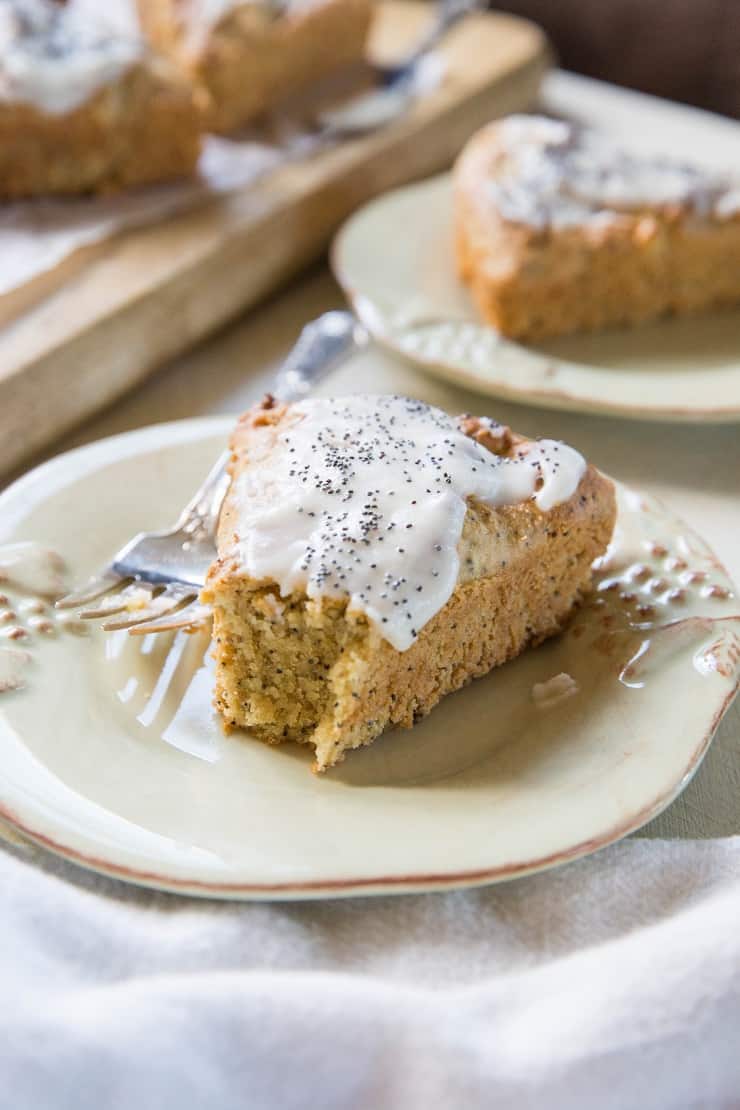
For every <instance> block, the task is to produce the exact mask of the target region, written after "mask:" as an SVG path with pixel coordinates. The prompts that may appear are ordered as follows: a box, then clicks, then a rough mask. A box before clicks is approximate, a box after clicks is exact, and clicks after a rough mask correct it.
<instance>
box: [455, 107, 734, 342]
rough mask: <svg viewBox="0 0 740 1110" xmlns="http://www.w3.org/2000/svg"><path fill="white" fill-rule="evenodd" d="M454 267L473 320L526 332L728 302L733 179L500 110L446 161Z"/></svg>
mask: <svg viewBox="0 0 740 1110" xmlns="http://www.w3.org/2000/svg"><path fill="white" fill-rule="evenodd" d="M454 220H455V247H456V259H457V267H458V271H459V274H460V277H461V278H462V280H463V281H464V282H465V283H466V284H467V285H468V286H469V288H470V292H471V295H472V298H473V300H474V302H475V305H476V307H477V308H478V310H479V312H480V314H481V316H482V317H483V319H484V320H485V321H487V322H488V323H490V324H492V325H493V326H494V327H495V328H496V329H497V330H498V331H500V332H501V333H502V334H503V335H506V336H509V337H512V338H519V339H525V340H537V339H540V338H543V337H546V336H553V335H560V334H564V333H567V332H576V331H590V330H594V329H598V328H604V327H607V326H612V325H613V326H616V325H633V324H638V323H640V322H641V321H645V320H650V319H654V318H656V317H658V316H662V315H664V314H670V313H677V314H683V313H693V312H699V311H702V310H706V309H709V308H712V307H714V306H722V305H729V304H735V303H738V302H740V180H733V179H732V178H731V177H729V176H727V177H722V176H721V175H717V174H712V173H709V172H708V171H704V170H701V169H697V168H695V167H692V166H691V165H688V164H686V163H685V162H683V161H681V152H677V158H676V160H667V159H664V158H649V157H641V156H637V155H632V154H626V153H625V152H624V151H622V150H621V149H620V148H619V146H618V144H616V143H614V142H613V141H611V140H610V139H609V138H607V137H605V136H603V135H601V134H599V133H596V132H594V131H591V130H589V129H587V128H583V127H578V126H576V125H574V124H570V123H564V122H562V121H556V120H550V119H545V118H542V117H536V116H512V117H509V118H508V119H504V120H501V121H498V122H496V123H492V124H490V125H489V126H488V127H485V128H484V129H483V130H482V131H480V132H478V134H477V135H475V136H474V137H473V138H472V139H471V140H470V142H469V143H468V144H467V146H466V147H465V148H464V150H463V152H462V154H461V155H460V157H459V159H458V161H457V164H456V166H455V170H454Z"/></svg>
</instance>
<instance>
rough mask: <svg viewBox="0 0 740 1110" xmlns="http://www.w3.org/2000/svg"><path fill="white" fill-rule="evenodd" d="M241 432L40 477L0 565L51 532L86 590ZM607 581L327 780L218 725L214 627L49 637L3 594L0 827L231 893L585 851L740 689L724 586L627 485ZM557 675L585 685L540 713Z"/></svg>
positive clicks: (145, 446)
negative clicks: (6, 680) (574, 609)
mask: <svg viewBox="0 0 740 1110" xmlns="http://www.w3.org/2000/svg"><path fill="white" fill-rule="evenodd" d="M230 425H231V420H226V419H209V420H199V421H186V422H183V423H177V424H169V425H160V426H158V427H153V428H147V429H144V430H142V431H137V432H133V433H130V434H128V435H125V436H119V437H116V438H113V439H108V440H103V441H101V442H100V443H97V444H94V445H92V446H90V447H85V448H82V449H80V450H77V451H73V452H71V453H70V454H67V455H63V456H61V457H60V458H58V459H56V460H54V461H53V462H51V463H49V464H47V465H45V466H44V467H41V468H40V469H38V470H36V471H34V472H33V473H31V474H29V475H28V476H26V477H25V478H23V479H22V480H21V481H20V482H18V483H17V484H16V485H15V486H13V487H11V488H10V489H9V490H7V491H6V492H5V493H4V494H3V495H2V497H0V521H1V522H2V523H1V525H0V545H2V546H0V564H2V562H3V560H4V559H5V555H4V554H3V553H4V552H5V553H6V554H7V551H8V548H7V547H6V546H5V545H7V544H11V543H16V542H18V541H35V542H36V543H39V544H41V545H44V546H45V547H48V548H51V549H53V550H55V551H58V552H60V553H61V554H62V555H63V556H64V559H65V561H66V564H67V573H68V577H69V581H70V582H72V581H75V580H78V579H81V578H83V577H84V576H86V575H87V574H88V573H89V572H90V571H92V570H93V568H95V567H96V566H97V565H99V564H100V563H102V562H103V561H104V559H105V558H106V556H108V555H109V554H110V553H111V552H112V551H113V550H114V549H115V548H116V547H117V546H118V545H119V544H120V543H121V542H122V541H123V540H124V539H126V538H127V537H128V536H130V535H131V534H132V533H133V532H135V531H136V530H138V529H140V528H156V527H162V526H165V525H167V524H168V523H170V521H171V520H172V518H173V516H174V515H175V511H176V509H177V508H178V507H179V506H181V505H182V504H183V503H184V502H185V500H186V499H187V498H188V496H189V495H190V494H191V492H192V490H193V489H194V488H195V487H196V486H197V484H198V483H199V481H200V480H201V478H202V476H203V475H204V473H205V472H206V470H207V468H208V466H209V465H210V463H211V462H212V460H213V459H214V458H215V457H216V455H217V454H218V453H219V451H220V450H221V448H222V447H223V443H224V438H225V436H226V433H227V431H228V430H229V428H230ZM33 550H34V549H31V551H33ZM32 562H33V560H32V559H30V557H29V558H28V559H25V560H24V565H23V566H22V567H21V574H24V573H26V572H28V571H29V570H33V566H32ZM598 584H599V589H598V591H597V593H596V594H595V597H594V599H593V602H592V603H591V604H589V605H588V606H587V607H585V608H584V609H583V610H581V611H580V612H579V614H578V615H577V617H576V618H575V620H574V621H573V623H572V625H571V626H570V628H569V630H568V631H567V632H566V633H565V634H564V635H562V636H561V637H559V638H558V639H556V640H553V641H551V642H549V643H547V644H545V645H543V646H542V647H541V648H538V649H537V650H535V651H531V652H529V653H527V654H526V655H524V656H523V657H522V658H521V659H519V660H516V661H515V662H513V663H510V664H508V665H506V666H505V667H501V668H499V669H498V670H496V671H495V672H494V673H492V674H491V675H490V676H489V677H488V678H485V679H482V680H479V681H478V682H476V683H474V684H473V685H472V686H470V687H468V688H467V689H466V690H463V691H461V692H460V693H458V694H455V695H453V696H451V697H449V698H447V699H446V700H445V701H444V702H443V703H442V704H441V705H440V706H439V707H438V708H437V709H436V710H435V711H434V712H433V713H432V714H431V715H430V716H429V717H428V718H427V719H426V720H425V721H423V722H422V723H421V724H419V725H418V726H417V727H416V728H414V729H413V730H411V731H408V732H395V733H392V734H389V735H387V736H385V737H383V738H381V739H380V740H378V741H377V742H376V743H375V744H374V745H373V746H372V747H370V748H367V749H365V750H364V751H360V752H357V753H353V754H352V755H350V757H349V758H348V759H347V760H346V761H345V763H344V764H342V765H341V766H340V767H338V768H336V769H334V770H333V771H331V772H329V773H328V774H326V775H324V776H322V777H317V776H314V775H313V774H312V773H311V771H310V762H311V759H310V754H309V751H308V750H306V749H302V748H299V747H298V746H293V745H286V746H284V747H280V748H270V747H267V746H265V745H263V744H261V743H259V742H257V741H255V740H253V739H250V737H249V736H248V735H247V734H232V735H231V736H228V737H227V736H225V735H223V734H222V732H221V731H220V729H219V725H218V723H217V721H216V719H215V717H214V715H213V712H212V710H211V706H210V700H211V682H212V675H211V666H210V662H209V658H208V642H207V635H196V636H190V637H188V636H184V635H179V636H174V637H173V636H172V635H171V634H170V635H169V636H165V635H160V636H158V637H148V638H145V639H143V641H142V640H141V639H133V638H129V637H127V635H126V634H125V633H120V634H115V635H109V636H107V637H106V636H105V635H104V634H102V633H97V632H95V633H93V634H92V635H90V636H88V637H80V636H76V635H73V634H72V633H71V632H70V631H63V630H61V629H60V630H59V631H58V633H57V634H56V635H53V636H43V635H41V634H40V633H39V632H38V631H37V630H35V629H34V628H32V627H31V626H32V625H33V624H34V622H36V623H38V620H39V619H44V614H39V613H34V612H33V602H31V606H32V607H31V609H30V610H29V609H28V608H27V605H28V599H27V598H25V599H24V596H23V595H24V591H23V590H22V589H19V588H18V587H17V586H14V585H13V584H12V583H5V584H4V586H3V589H4V591H5V592H6V593H7V595H8V599H7V600H6V601H5V602H4V604H5V606H6V608H12V609H13V610H14V611H15V612H16V613H17V614H18V621H16V622H13V621H12V620H10V621H9V620H7V619H5V618H4V617H3V615H2V614H0V628H2V629H4V630H5V631H6V632H7V630H8V629H9V628H11V627H14V625H17V626H18V627H24V626H25V628H26V630H27V631H28V632H29V633H30V634H29V635H28V636H26V637H25V638H21V639H19V640H18V641H17V642H16V641H13V640H12V639H9V640H6V641H0V644H2V650H4V651H7V650H8V647H9V646H10V647H12V648H13V649H15V648H17V647H21V648H23V650H24V651H26V652H27V653H28V655H29V656H30V662H29V663H28V666H27V667H26V669H25V671H24V672H23V675H24V677H25V680H26V685H25V687H24V688H22V689H18V690H14V691H10V692H8V691H6V692H5V693H3V694H2V695H0V813H2V815H3V816H4V817H5V818H6V820H8V821H9V822H11V823H12V824H13V825H15V826H17V828H18V829H20V830H22V831H23V832H24V833H26V834H27V835H28V836H30V837H32V838H34V839H35V840H37V841H40V842H41V843H43V844H45V845H47V846H48V847H49V848H51V849H53V850H54V851H56V852H58V853H60V854H62V855H64V856H67V857H69V858H70V859H72V860H75V861H78V862H79V863H81V864H83V865H85V866H88V867H91V868H94V869H96V870H99V871H103V872H106V873H110V874H112V875H115V876H118V877H120V878H123V879H127V880H129V881H133V882H137V883H143V884H148V885H152V886H158V887H163V888H167V889H171V890H178V891H183V892H189V893H196V894H204V895H213V896H217V897H234V898H295V897H312V896H313V897H315V896H337V895H348V894H356V893H370V892H391V891H401V890H402V891H419V890H431V889H439V888H444V887H452V886H464V885H470V884H475V883H486V882H492V881H496V880H499V879H504V878H508V877H511V876H514V875H521V874H524V873H526V872H529V871H536V870H539V869H541V868H544V867H549V866H552V865H553V864H558V863H562V862H564V861H566V860H570V859H574V858H575V857H577V856H581V855H584V854H586V853H588V852H592V851H594V850H595V849H597V848H600V847H602V846H603V845H606V844H608V843H610V842H611V841H614V840H617V839H618V838H619V837H622V836H624V835H625V834H626V833H629V832H631V831H632V830H633V829H636V828H637V827H639V826H640V825H642V824H643V823H644V822H646V821H648V820H649V819H650V818H652V817H654V816H655V815H656V814H657V813H658V812H659V811H660V810H661V809H663V807H664V806H666V805H667V804H668V802H670V801H671V799H672V798H674V797H675V796H676V794H677V793H678V792H679V791H680V790H681V789H682V787H683V786H684V785H685V784H686V782H687V781H688V779H689V777H690V776H691V775H692V774H693V772H694V771H695V770H696V767H697V765H698V763H699V761H700V760H701V758H702V756H703V754H704V752H705V751H706V748H707V746H708V744H709V741H710V738H711V736H712V733H713V731H714V730H715V728H716V726H717V724H718V722H719V720H720V718H721V716H722V714H723V712H724V710H725V708H726V707H727V705H728V704H729V701H730V699H731V697H732V695H733V693H734V692H735V689H736V687H737V683H738V656H739V654H740V651H739V649H740V617H738V615H737V614H738V606H737V603H736V601H735V599H734V597H733V594H732V589H731V586H730V583H729V582H728V581H727V579H726V577H725V574H724V572H723V570H722V568H721V566H719V564H718V563H717V561H716V560H715V559H714V557H713V556H712V554H711V552H710V551H708V549H707V548H706V547H705V545H704V544H703V543H702V541H701V540H700V539H698V538H697V537H696V536H695V535H693V534H692V533H691V532H690V531H689V530H688V529H686V528H685V527H684V525H683V524H682V523H681V522H680V521H678V520H676V519H674V518H673V517H671V516H670V515H668V513H666V511H665V510H664V509H662V508H661V507H660V506H659V505H657V504H654V503H653V502H648V501H646V500H644V499H643V498H642V497H640V496H639V495H637V494H635V493H631V492H630V491H628V490H625V489H622V490H620V514H619V526H618V534H617V540H616V543H615V545H614V548H613V550H612V551H611V553H610V554H609V556H608V558H607V559H606V561H605V565H604V566H603V567H601V568H600V569H599V571H598ZM25 593H28V587H27V588H26V590H25ZM36 608H38V606H36ZM562 672H565V673H566V674H568V675H570V676H571V677H572V679H573V680H574V683H576V684H577V692H576V693H574V694H573V695H572V696H570V697H567V698H565V699H563V700H561V701H557V699H553V700H551V701H550V702H545V703H544V704H537V703H536V702H535V701H534V700H533V686H534V685H535V684H536V683H543V682H546V681H547V680H549V679H550V678H552V677H553V676H555V675H558V674H560V673H562Z"/></svg>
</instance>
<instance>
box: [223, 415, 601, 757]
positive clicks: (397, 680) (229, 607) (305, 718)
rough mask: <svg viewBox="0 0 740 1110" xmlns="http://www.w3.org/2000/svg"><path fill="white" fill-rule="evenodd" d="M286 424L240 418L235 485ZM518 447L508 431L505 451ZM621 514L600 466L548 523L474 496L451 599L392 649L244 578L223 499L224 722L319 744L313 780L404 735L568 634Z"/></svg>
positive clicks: (547, 516)
mask: <svg viewBox="0 0 740 1110" xmlns="http://www.w3.org/2000/svg"><path fill="white" fill-rule="evenodd" d="M290 419H291V409H290V407H289V406H283V405H277V406H273V407H268V408H264V407H256V408H255V409H252V410H250V411H249V412H248V413H246V414H245V415H244V417H242V419H241V420H240V421H239V423H238V425H237V427H236V429H235V431H234V434H233V437H232V443H231V446H232V450H233V459H232V474H233V475H238V474H239V473H241V472H242V470H243V469H244V468H245V467H248V466H249V465H250V463H251V462H253V461H256V459H258V458H264V457H269V454H270V452H271V450H272V448H273V445H274V442H275V438H276V436H277V435H278V433H279V432H280V431H281V430H284V427H285V423H286V421H289V420H290ZM469 419H472V418H469ZM471 430H472V431H473V432H475V431H478V430H480V428H476V427H473V426H471ZM522 442H523V438H522V437H520V436H516V435H513V434H510V438H509V442H508V443H507V446H506V447H505V448H503V451H504V453H508V452H510V451H513V450H515V449H516V447H517V446H518V445H520V444H521V443H522ZM499 446H501V445H499ZM615 512H616V509H615V499H614V491H613V487H612V484H611V482H609V481H608V479H606V478H604V477H603V476H602V475H600V474H599V473H598V472H597V471H596V470H595V469H594V468H593V467H589V468H588V469H587V471H586V473H585V475H584V477H583V478H582V480H581V482H580V484H579V486H578V489H577V490H576V492H575V493H574V495H573V496H572V497H571V498H570V499H569V500H568V501H567V502H565V503H563V504H560V505H558V506H557V507H556V508H554V509H553V510H551V511H549V512H542V511H541V510H540V509H538V508H537V506H536V505H535V504H534V503H533V502H531V501H530V502H525V503H522V504H517V505H510V506H506V507H503V508H491V507H490V506H488V505H485V504H482V503H480V502H477V501H475V500H472V499H471V501H470V502H469V506H468V512H467V515H466V518H465V524H464V528H463V535H462V538H461V541H460V544H459V546H458V553H459V555H460V574H459V577H458V584H457V586H456V588H455V590H454V592H453V594H452V597H451V598H450V599H449V601H448V602H447V604H446V605H445V606H444V607H443V608H442V609H441V610H440V611H439V612H438V613H437V614H436V615H435V616H434V617H433V618H432V620H430V621H429V622H428V624H427V625H425V627H424V628H423V629H422V631H421V633H420V635H419V637H418V639H417V640H416V642H415V643H414V644H413V646H412V647H410V648H409V649H408V651H405V652H398V651H397V650H396V649H395V648H394V647H392V646H391V644H390V643H388V642H387V641H386V640H384V639H383V638H382V637H381V636H380V635H379V634H378V633H377V631H375V629H374V628H372V626H370V625H369V624H368V622H367V621H366V619H365V618H364V616H363V615H362V614H358V613H348V612H347V611H346V606H345V604H344V603H341V602H338V601H321V602H317V601H308V600H307V599H306V598H305V597H304V596H302V595H300V596H299V595H291V596H290V597H288V598H281V597H280V595H279V592H278V590H277V588H276V586H275V585H274V583H270V582H256V581H254V580H251V579H249V578H248V576H245V575H244V573H243V571H242V570H241V568H240V565H239V561H238V558H237V554H236V550H235V546H236V543H237V542H238V512H237V506H236V504H235V503H234V499H233V498H232V497H230V496H227V499H226V503H225V506H224V512H223V514H222V520H221V527H220V532H219V541H218V549H219V559H218V560H217V561H216V563H214V565H213V567H212V568H211V571H210V573H209V576H208V581H207V584H206V588H205V590H204V594H203V597H204V600H205V601H206V602H208V603H209V604H211V605H212V606H213V610H214V654H215V658H216V663H217V674H216V706H217V708H218V710H219V712H220V714H221V716H222V719H223V720H224V722H225V724H226V725H227V726H228V727H246V728H248V729H249V730H250V734H252V735H254V736H256V737H257V738H258V739H261V740H265V741H267V742H270V743H279V742H281V741H282V740H298V741H301V742H306V743H311V744H313V745H314V747H315V749H316V768H317V769H318V770H324V769H325V768H326V767H329V766H331V765H332V764H333V763H336V762H337V761H339V760H340V759H342V758H343V757H344V753H345V752H346V751H347V750H349V749H351V748H354V747H359V746H360V745H363V744H368V743H371V742H372V741H373V740H374V739H375V738H376V737H377V736H379V735H380V733H381V732H383V731H384V730H385V729H386V728H388V727H391V726H393V725H400V726H403V727H409V726H410V725H412V724H413V723H414V721H415V720H417V719H418V718H419V717H421V716H423V715H424V714H426V713H428V712H429V710H430V709H432V708H433V706H434V705H436V704H437V702H438V701H439V700H440V698H442V697H444V695H445V694H447V693H450V692H451V691H453V690H456V689H458V688H459V687H460V686H463V685H465V684H466V683H467V682H469V681H471V680H472V679H473V678H475V677H478V676H480V675H483V674H485V673H487V672H488V671H489V670H490V669H491V668H492V667H495V666H498V665H499V664H500V663H503V662H505V661H506V660H507V659H511V658H513V657H514V656H515V655H517V654H519V653H520V652H521V651H523V650H524V649H525V648H526V647H527V646H529V645H532V644H536V643H539V642H540V641H541V640H543V639H545V638H546V637H548V636H551V635H553V634H554V633H556V632H558V631H559V630H560V629H561V628H562V627H563V625H564V623H565V622H566V620H567V619H568V616H569V614H570V613H571V611H572V609H573V607H574V606H575V605H577V604H578V602H579V601H580V599H581V598H582V596H583V595H584V594H585V593H586V592H587V591H588V590H589V588H590V582H591V564H592V562H593V560H594V559H595V558H596V557H597V556H599V555H601V554H602V553H603V552H604V550H605V548H606V546H607V544H608V542H609V539H610V538H611V534H612V530H613V527H614V518H615Z"/></svg>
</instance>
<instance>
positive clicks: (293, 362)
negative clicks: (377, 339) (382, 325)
mask: <svg viewBox="0 0 740 1110" xmlns="http://www.w3.org/2000/svg"><path fill="white" fill-rule="evenodd" d="M369 338H370V337H369V335H368V333H367V331H366V330H365V328H364V327H363V326H362V324H360V323H359V321H358V320H357V319H356V318H355V317H354V316H353V315H352V313H351V312H347V311H345V310H339V309H336V310H334V311H332V312H324V313H323V315H321V316H318V317H317V318H316V319H315V320H312V321H311V323H310V324H306V326H305V327H304V329H303V331H302V332H301V334H300V335H299V336H298V339H297V341H296V344H295V346H294V347H293V349H292V350H291V351H290V352H289V354H288V356H287V358H286V359H285V361H284V362H283V364H282V366H281V367H280V369H279V370H278V372H277V376H276V378H275V383H274V385H273V388H272V391H273V393H274V394H275V396H276V397H277V399H278V400H279V401H298V400H300V398H301V397H305V396H306V394H307V393H310V391H311V390H312V389H313V387H314V386H315V385H317V383H318V382H320V381H321V379H322V378H324V377H326V375H327V374H328V373H329V372H330V371H332V370H335V369H336V368H337V366H338V365H339V364H340V363H341V362H344V360H345V359H346V358H348V357H349V356H350V355H351V354H353V353H354V352H355V351H358V350H359V349H360V348H361V347H364V346H365V344H366V343H367V342H368V341H369Z"/></svg>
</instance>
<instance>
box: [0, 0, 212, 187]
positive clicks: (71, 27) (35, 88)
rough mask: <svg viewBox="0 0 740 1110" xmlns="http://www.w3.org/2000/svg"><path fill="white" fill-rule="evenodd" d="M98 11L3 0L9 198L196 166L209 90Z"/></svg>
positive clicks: (1, 71) (0, 167)
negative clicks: (202, 94) (203, 92)
mask: <svg viewBox="0 0 740 1110" xmlns="http://www.w3.org/2000/svg"><path fill="white" fill-rule="evenodd" d="M93 13H94V8H93V7H92V6H91V5H89V4H86V5H84V6H82V5H78V4H77V3H76V2H75V0H69V3H67V4H57V3H54V2H53V0H2V3H0V199H6V200H7V199H14V198H19V197H29V196H36V195H43V194H47V193H86V192H105V191H110V190H115V189H120V188H124V187H126V186H130V185H140V184H144V183H147V182H152V181H159V180H163V179H166V178H174V177H178V176H180V175H183V174H189V173H192V172H193V171H194V169H195V166H196V163H197V160H198V156H199V153H200V134H201V130H202V121H201V112H200V108H199V105H198V99H199V94H198V93H197V92H196V91H195V90H194V89H193V87H192V86H191V85H190V84H189V83H188V82H187V81H186V80H184V79H183V77H182V76H181V75H180V74H179V73H178V71H177V69H176V68H175V67H174V66H173V65H172V64H171V63H170V62H169V61H168V60H167V59H165V58H159V57H154V56H152V55H151V53H150V52H149V50H148V48H147V47H146V45H145V44H144V42H143V40H142V39H141V38H137V37H135V36H133V35H131V36H126V35H121V34H118V33H116V32H115V31H114V30H113V29H112V28H111V27H109V26H108V25H106V23H105V22H104V21H103V20H102V19H101V20H97V19H96V18H95V16H94V14H93ZM101 13H102V8H101Z"/></svg>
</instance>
